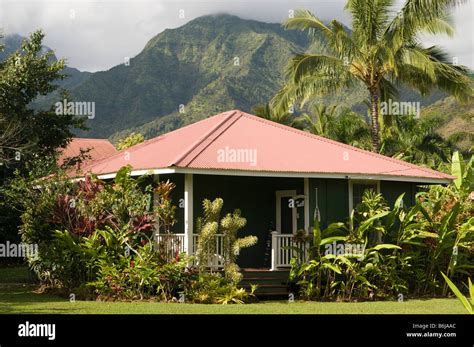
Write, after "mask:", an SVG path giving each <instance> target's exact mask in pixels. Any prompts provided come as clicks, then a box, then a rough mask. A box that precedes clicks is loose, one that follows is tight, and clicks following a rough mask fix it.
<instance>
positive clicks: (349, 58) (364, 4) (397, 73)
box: [271, 0, 472, 152]
mask: <svg viewBox="0 0 474 347" xmlns="http://www.w3.org/2000/svg"><path fill="white" fill-rule="evenodd" d="M463 2H465V0H406V1H405V3H404V5H403V7H402V8H401V9H400V10H399V11H398V12H393V9H394V3H395V1H394V0H349V1H348V2H347V4H346V10H348V11H349V13H350V15H351V18H352V30H351V31H349V30H347V29H346V28H345V27H344V26H343V24H342V23H340V22H338V21H337V20H332V21H331V22H330V23H329V24H327V25H326V24H325V23H323V22H322V21H321V20H320V19H319V18H318V17H317V16H316V15H314V14H312V13H311V12H309V11H306V10H298V11H297V12H296V13H295V16H294V18H290V19H288V20H287V21H286V23H285V27H286V28H287V29H300V30H307V31H308V33H309V35H310V36H315V33H316V32H320V33H322V34H323V35H324V36H325V37H326V39H327V43H328V44H327V49H326V51H325V52H320V53H317V54H309V53H304V54H298V55H296V56H295V57H294V58H293V60H292V61H291V63H290V66H289V68H288V82H287V84H286V85H285V86H284V87H283V88H282V89H281V90H280V91H279V92H278V93H277V94H276V96H275V97H274V99H273V100H272V103H271V104H272V108H273V110H274V111H275V112H277V113H280V112H285V110H286V109H287V108H288V107H289V106H290V105H294V104H295V103H296V102H301V103H304V102H306V101H307V100H308V99H310V98H311V97H313V96H315V95H318V94H319V95H324V94H329V93H336V92H340V91H341V90H343V89H344V88H345V87H349V86H351V85H353V84H355V83H362V84H363V85H364V86H365V87H366V88H367V91H368V101H369V105H370V107H369V109H370V118H371V119H370V121H371V133H372V147H373V151H377V152H378V151H379V149H380V133H379V120H380V102H381V101H382V100H388V99H390V98H392V99H396V98H397V96H398V93H397V88H396V87H397V84H398V83H404V84H406V85H408V86H410V87H412V88H414V89H416V90H418V91H420V92H421V93H422V94H426V93H428V92H430V91H432V90H433V89H435V88H439V89H441V90H444V91H446V92H448V93H449V94H452V95H453V96H455V97H456V98H457V99H459V100H466V99H467V98H469V97H471V96H472V89H471V87H470V84H469V83H470V80H469V78H468V76H467V72H468V69H467V68H466V67H464V66H460V65H454V64H452V60H451V59H450V58H449V57H448V55H447V54H446V53H445V52H443V51H442V50H441V49H440V48H439V47H436V46H431V47H424V46H423V45H422V44H421V42H420V41H419V39H418V35H419V34H422V33H430V34H447V35H449V36H452V35H453V33H454V29H453V28H452V26H451V25H450V23H449V10H450V9H451V8H452V7H453V6H455V5H457V4H460V3H463ZM392 13H393V14H392Z"/></svg>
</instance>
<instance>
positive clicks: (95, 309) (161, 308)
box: [0, 284, 466, 314]
mask: <svg viewBox="0 0 474 347" xmlns="http://www.w3.org/2000/svg"><path fill="white" fill-rule="evenodd" d="M32 289H34V287H33V286H29V285H20V284H18V285H5V284H2V285H0V314H2V313H86V314H87V313H94V314H102V313H111V314H118V313H122V314H123V313H125V314H140V313H144V314H150V313H152V314H153V313H158V314H179V313H182V314H235V313H237V314H258V313H262V314H301V313H303V314H321V313H323V314H360V313H365V314H386V313H394V314H405V313H411V314H438V313H445V314H464V313H466V312H465V310H464V308H463V307H462V305H461V303H459V302H458V301H457V300H456V299H430V300H408V301H405V302H396V301H391V302H388V301H384V302H382V301H379V302H361V303H338V302H298V301H295V302H294V303H288V302H286V301H265V302H260V303H255V304H246V305H201V304H178V303H169V304H166V303H156V302H96V301H76V302H74V303H71V302H69V301H68V299H66V298H61V297H57V296H53V295H46V294H36V293H34V292H33V291H32Z"/></svg>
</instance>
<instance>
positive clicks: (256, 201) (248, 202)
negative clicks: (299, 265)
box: [194, 175, 304, 267]
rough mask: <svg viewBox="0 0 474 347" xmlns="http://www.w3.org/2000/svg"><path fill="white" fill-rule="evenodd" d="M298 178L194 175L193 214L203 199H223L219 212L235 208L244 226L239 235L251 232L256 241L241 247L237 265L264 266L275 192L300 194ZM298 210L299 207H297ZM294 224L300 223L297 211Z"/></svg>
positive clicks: (273, 224)
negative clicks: (284, 191) (245, 221)
mask: <svg viewBox="0 0 474 347" xmlns="http://www.w3.org/2000/svg"><path fill="white" fill-rule="evenodd" d="M303 186H304V181H303V179H302V178H298V179H290V178H272V177H238V176H219V175H215V176H214V175H194V216H195V217H196V218H197V217H199V216H200V215H202V207H201V205H202V201H203V199H205V198H207V199H211V200H212V199H215V198H217V197H221V198H222V199H224V207H223V210H222V215H224V214H226V213H230V212H233V210H234V209H236V208H239V209H240V210H241V211H242V216H243V217H245V218H246V219H247V225H246V227H245V228H244V229H242V230H241V231H240V232H239V236H240V237H243V236H247V235H255V236H257V237H258V243H257V244H256V245H255V246H252V247H250V248H247V249H243V250H242V252H241V253H240V256H239V258H238V264H239V266H241V267H268V266H269V265H270V264H269V258H268V259H267V262H265V250H266V244H267V240H268V238H269V232H270V231H271V230H270V229H275V209H276V206H275V191H277V190H293V189H294V190H296V192H297V194H303ZM298 210H300V209H298ZM298 225H304V214H303V211H301V213H300V215H299V219H298Z"/></svg>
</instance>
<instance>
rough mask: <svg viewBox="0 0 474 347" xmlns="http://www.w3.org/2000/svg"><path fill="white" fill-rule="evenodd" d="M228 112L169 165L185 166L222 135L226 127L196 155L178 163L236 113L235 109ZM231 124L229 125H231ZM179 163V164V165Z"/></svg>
mask: <svg viewBox="0 0 474 347" xmlns="http://www.w3.org/2000/svg"><path fill="white" fill-rule="evenodd" d="M226 113H228V114H227V115H226V116H225V118H224V119H223V120H221V121H220V122H218V123H217V124H215V125H214V126H213V127H212V128H211V129H209V130H208V131H207V132H206V133H205V134H204V135H202V136H201V137H200V138H199V139H198V140H197V141H195V142H193V143H192V144H191V145H190V146H189V147H188V149H186V150H185V151H184V153H183V154H181V155H179V156H178V157H177V158H176V159H174V160H173V161H172V162H171V165H174V166H181V165H183V164H184V166H187V165H189V164H190V163H191V162H192V161H193V160H194V159H196V157H197V156H198V155H199V154H200V153H202V151H204V149H206V148H207V147H208V146H209V145H210V144H211V143H212V142H214V141H215V140H216V139H217V138H219V136H220V135H222V134H223V133H224V132H225V131H226V130H227V129H228V127H227V128H226V129H224V130H223V131H222V132H221V133H220V134H218V135H217V136H216V137H215V138H214V139H213V140H212V141H210V142H209V143H208V144H207V146H204V147H203V148H202V149H201V150H200V151H199V152H198V153H196V155H194V157H193V158H191V159H190V160H188V161H187V163H180V162H181V161H184V160H185V159H186V157H187V156H188V155H190V154H191V153H192V152H193V151H194V150H195V149H197V148H198V147H199V146H200V145H201V144H203V143H204V141H206V140H207V139H208V138H209V137H210V136H211V135H213V134H214V133H215V132H217V131H218V130H219V128H221V127H222V126H224V125H225V124H226V123H227V122H228V121H229V120H231V119H232V117H233V116H234V115H236V113H237V110H232V111H228V112H226ZM221 115H222V113H221ZM241 116H242V115H239V117H237V118H236V120H237V119H239V118H240V117H241ZM234 122H235V121H234ZM232 124H233V123H232ZM232 124H231V125H232ZM180 164H181V165H180Z"/></svg>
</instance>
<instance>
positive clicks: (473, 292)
mask: <svg viewBox="0 0 474 347" xmlns="http://www.w3.org/2000/svg"><path fill="white" fill-rule="evenodd" d="M441 275H443V277H444V280H445V281H446V283H447V284H448V286H449V288H451V290H452V291H453V293H454V295H456V297H457V298H458V299H459V301H461V303H462V304H463V306H464V307H465V308H466V310H467V312H469V313H470V314H474V285H473V284H472V282H471V279H470V278H468V282H469V296H470V300H469V299H468V298H466V297H465V296H464V295H463V294H462V293H461V291H460V290H459V289H458V287H456V285H455V284H454V283H453V282H452V281H451V280H450V279H449V278H448V276H446V275H445V274H444V273H442V272H441Z"/></svg>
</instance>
